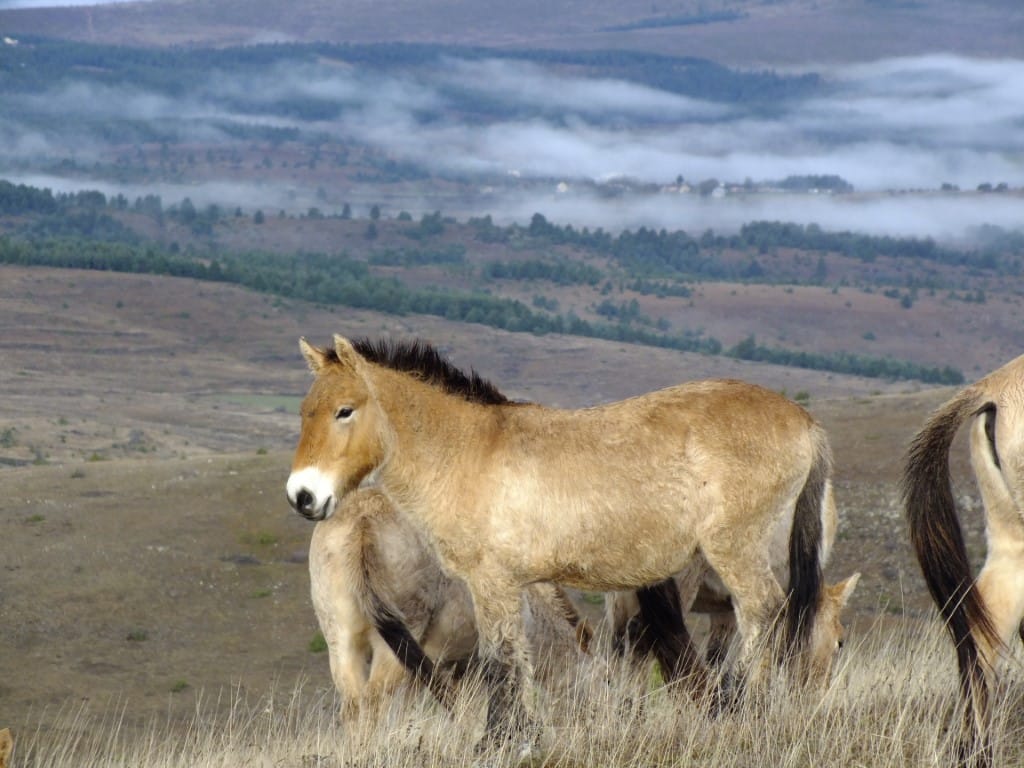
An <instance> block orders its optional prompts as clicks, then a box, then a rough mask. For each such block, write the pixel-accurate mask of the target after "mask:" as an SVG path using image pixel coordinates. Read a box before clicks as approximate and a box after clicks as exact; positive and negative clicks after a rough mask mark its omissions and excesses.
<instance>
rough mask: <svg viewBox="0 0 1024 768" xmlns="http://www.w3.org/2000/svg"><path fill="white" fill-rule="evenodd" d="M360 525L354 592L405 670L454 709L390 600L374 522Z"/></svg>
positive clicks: (442, 683) (446, 690)
mask: <svg viewBox="0 0 1024 768" xmlns="http://www.w3.org/2000/svg"><path fill="white" fill-rule="evenodd" d="M358 525H359V530H358V531H357V537H356V540H357V541H358V542H359V546H358V548H357V551H358V558H357V559H358V563H357V568H356V569H355V570H356V573H354V574H352V575H353V576H354V577H355V578H356V579H358V584H357V585H353V586H354V587H355V589H354V590H353V591H354V592H355V594H357V595H358V596H359V598H360V600H361V601H362V609H363V612H364V614H365V615H366V616H368V617H369V619H370V622H371V623H372V624H373V626H374V627H375V628H376V630H377V632H378V633H379V634H380V636H381V638H382V639H383V640H384V642H385V643H387V646H388V648H390V649H391V651H392V652H393V653H394V654H395V656H396V657H397V658H398V660H399V661H400V662H401V663H402V666H404V667H405V668H406V669H407V670H409V672H411V673H412V675H413V676H414V677H415V678H416V680H417V681H419V682H420V683H422V684H423V685H425V686H426V687H427V689H428V690H429V691H430V692H431V693H432V694H433V695H434V697H435V698H436V699H437V700H438V701H439V702H441V704H443V705H444V706H445V707H447V708H449V709H450V708H451V706H452V704H453V701H454V699H453V694H452V690H451V688H450V686H449V685H448V683H447V681H446V679H444V678H443V677H442V676H440V675H436V674H435V668H434V662H433V661H431V659H430V657H429V656H427V654H426V652H425V651H424V650H423V646H421V645H420V644H419V641H418V640H417V639H416V638H415V637H414V636H413V634H412V632H410V631H409V625H408V624H407V623H406V621H405V617H404V616H403V615H402V611H401V609H400V608H399V607H398V606H397V605H395V604H394V602H393V601H392V600H389V599H388V597H387V593H388V592H389V589H388V588H387V585H386V584H385V583H384V580H383V578H382V574H383V573H384V568H383V566H382V564H381V563H382V559H381V556H380V552H379V551H378V549H377V538H376V536H374V535H373V532H372V526H373V521H372V520H370V519H367V518H363V519H361V520H360V521H359V524H358Z"/></svg>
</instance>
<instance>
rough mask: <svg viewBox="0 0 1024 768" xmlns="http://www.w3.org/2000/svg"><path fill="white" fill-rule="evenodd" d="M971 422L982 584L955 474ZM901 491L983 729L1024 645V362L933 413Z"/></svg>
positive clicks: (912, 451) (910, 456)
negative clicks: (960, 437)
mask: <svg viewBox="0 0 1024 768" xmlns="http://www.w3.org/2000/svg"><path fill="white" fill-rule="evenodd" d="M968 421H970V422H971V427H970V457H971V467H972V469H973V472H974V477H975V479H976V480H977V484H978V489H979V490H980V492H981V499H982V503H983V505H984V508H985V527H986V535H987V540H988V553H987V557H986V559H985V564H984V566H983V567H982V569H981V573H980V574H979V576H978V579H977V581H975V580H974V576H973V573H972V569H971V564H970V561H969V560H968V557H967V550H966V547H965V545H964V537H963V532H962V529H961V526H960V521H959V519H958V517H957V512H956V503H955V502H954V500H953V488H952V483H951V479H950V469H949V453H950V447H951V445H952V442H953V438H954V437H955V436H956V434H957V432H958V430H959V428H960V426H961V425H962V424H964V423H965V422H968ZM902 492H903V500H904V505H905V507H906V512H907V520H908V522H909V526H910V538H911V541H912V542H913V545H914V550H915V552H916V553H917V559H918V562H920V564H921V570H922V572H923V573H924V578H925V581H926V582H927V584H928V589H929V591H930V592H931V594H932V598H933V599H934V601H935V604H936V605H937V606H938V609H939V612H940V613H941V614H942V617H943V619H944V620H945V623H946V629H947V630H948V631H949V634H950V636H951V637H952V639H953V644H954V646H955V648H956V654H957V663H958V666H959V671H960V689H961V693H962V695H963V696H964V698H965V701H966V703H967V705H968V717H969V718H971V719H973V720H974V724H975V725H976V726H977V727H979V728H980V729H981V730H982V731H984V730H985V729H986V726H987V720H988V711H987V710H988V698H989V696H988V694H989V687H990V686H991V684H992V683H994V681H995V677H996V673H997V667H998V661H999V657H1000V655H1001V654H1002V652H1003V651H1004V649H1006V648H1007V646H1008V644H1009V643H1010V641H1011V640H1012V638H1013V636H1014V634H1016V633H1021V637H1022V639H1024V628H1022V625H1021V619H1022V618H1024V356H1021V357H1018V358H1016V359H1015V360H1012V361H1010V362H1009V363H1007V364H1006V365H1004V366H1003V367H1002V368H999V369H997V370H995V371H993V372H992V373H990V374H989V375H987V376H985V377H984V378H982V379H980V380H979V381H977V382H975V383H974V384H971V385H970V386H968V387H965V388H964V389H962V390H961V391H960V392H958V393H957V394H956V395H955V396H954V397H953V398H952V399H950V400H949V401H948V402H946V403H945V404H944V405H942V406H940V407H939V408H938V409H937V410H936V411H935V412H934V413H932V415H931V416H930V417H929V418H928V421H927V423H926V424H925V425H924V427H923V428H922V429H921V431H920V432H919V433H918V434H917V436H916V437H915V438H914V440H913V442H912V443H911V445H910V448H909V450H908V453H907V462H906V467H905V469H904V473H903V482H902ZM986 742H987V739H986ZM970 746H971V745H970V744H967V745H966V746H965V748H966V749H969V748H970ZM987 749H988V745H987V743H986V744H985V745H984V746H983V750H982V751H983V752H987ZM983 759H984V756H983Z"/></svg>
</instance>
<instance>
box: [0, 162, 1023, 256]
mask: <svg viewBox="0 0 1024 768" xmlns="http://www.w3.org/2000/svg"><path fill="white" fill-rule="evenodd" d="M3 178H5V179H7V180H8V181H11V182H13V183H17V184H28V185H31V186H34V187H40V188H48V189H51V190H53V191H54V192H77V191H82V190H88V189H96V190H99V191H100V192H103V193H104V194H105V195H107V196H108V197H111V196H114V195H117V194H123V195H125V197H127V198H128V200H129V201H134V200H135V198H137V197H144V196H145V195H159V196H160V197H161V199H162V200H163V204H164V205H165V206H171V205H176V204H180V203H181V201H182V200H183V199H185V198H186V197H187V198H188V199H189V200H190V201H191V202H192V203H193V204H195V205H196V206H198V207H203V206H206V205H212V204H215V205H218V206H221V207H222V208H226V209H228V210H232V209H234V208H235V207H239V208H241V209H242V210H244V211H246V212H247V213H252V212H254V211H256V210H261V211H263V212H264V213H265V214H267V215H276V214H277V213H278V212H279V211H285V212H286V213H287V214H289V215H293V216H299V215H303V214H305V213H307V212H308V211H309V209H310V208H313V207H315V208H317V209H318V210H320V211H321V212H322V213H324V214H326V215H332V214H339V213H340V212H341V209H342V207H343V205H344V204H345V203H349V204H350V205H351V206H352V209H353V213H354V215H355V216H357V217H365V216H367V215H368V213H369V209H370V208H371V206H374V205H378V206H379V207H380V208H381V211H382V215H383V216H384V217H385V218H394V217H396V216H397V215H398V214H399V213H400V212H402V211H405V212H408V213H410V214H411V215H412V216H413V217H414V218H416V219H419V218H420V217H421V216H422V215H423V214H429V213H433V212H435V211H441V212H442V213H444V214H445V215H448V216H454V217H456V218H457V219H458V220H460V221H466V220H467V219H469V218H470V217H474V216H476V217H479V216H485V215H490V216H491V217H492V218H493V220H494V221H495V223H498V224H501V225H507V224H513V223H516V224H521V225H524V226H525V225H528V224H529V223H530V219H531V218H532V217H533V215H534V214H535V213H542V214H543V215H544V216H545V217H546V218H547V219H548V220H549V221H551V222H552V223H555V224H559V225H565V224H572V225H573V226H574V227H577V228H582V227H588V228H590V229H597V228H603V229H604V230H606V231H609V232H619V231H622V230H625V229H633V230H635V229H638V228H639V227H648V228H653V229H659V230H660V229H666V230H669V231H671V230H679V229H682V230H686V231H687V232H689V233H690V234H700V233H703V232H704V231H706V230H708V229H712V230H714V231H715V232H717V233H720V234H730V233H733V232H736V231H738V230H739V229H740V227H742V226H743V225H744V224H747V223H749V222H752V221H784V222H794V223H797V224H803V225H807V224H817V225H819V226H820V227H821V228H822V229H825V230H828V231H836V232H838V231H852V232H863V233H865V234H870V235H890V236H893V237H931V238H934V239H936V240H940V241H944V242H959V243H970V242H971V241H972V240H973V232H972V231H973V230H975V229H977V228H981V227H985V226H996V227H1000V228H1002V229H1005V230H1008V231H1024V195H1021V194H978V193H904V194H870V195H868V194H849V195H829V194H802V193H791V194H787V193H773V194H756V195H744V194H732V195H727V196H725V197H721V198H710V197H707V198H706V197H700V196H697V195H694V194H687V195H682V194H678V193H651V194H644V193H632V192H623V193H620V194H616V195H614V196H606V195H600V194H595V193H594V191H593V188H592V187H589V186H588V187H587V188H585V189H577V188H575V187H573V186H568V187H566V186H565V185H562V186H561V187H560V188H558V187H556V186H555V185H554V184H553V183H552V184H550V185H548V186H545V185H539V184H531V185H530V186H529V188H525V189H516V188H514V187H509V188H506V189H501V190H495V189H493V188H491V189H487V190H485V191H481V192H479V193H477V194H472V193H471V194H465V195H451V194H447V195H439V196H434V195H432V194H431V190H430V189H429V185H428V186H426V187H424V188H422V189H420V190H416V191H414V192H412V193H410V194H408V195H396V194H384V195H382V194H380V190H379V188H377V187H372V186H368V187H349V188H347V189H346V192H345V194H344V195H340V193H335V192H329V198H334V197H335V196H336V195H340V196H338V199H336V200H333V201H332V200H329V201H328V202H327V203H325V202H324V200H323V199H322V194H321V193H320V192H321V191H319V190H316V189H312V188H308V189H307V188H295V187H292V186H285V185H278V184H262V183H261V184H232V183H227V182H211V183H201V184H168V183H160V184H146V185H122V184H114V183H110V182H106V181H103V180H101V179H95V180H87V179H66V178H61V177H57V176H47V175H39V174H26V175H19V174H14V175H5V176H3ZM342 198H344V199H342Z"/></svg>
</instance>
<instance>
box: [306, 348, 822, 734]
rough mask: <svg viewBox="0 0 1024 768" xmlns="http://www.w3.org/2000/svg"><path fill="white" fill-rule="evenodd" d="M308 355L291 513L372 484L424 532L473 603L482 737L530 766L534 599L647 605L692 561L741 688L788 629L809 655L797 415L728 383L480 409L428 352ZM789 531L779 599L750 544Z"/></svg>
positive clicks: (817, 503)
mask: <svg viewBox="0 0 1024 768" xmlns="http://www.w3.org/2000/svg"><path fill="white" fill-rule="evenodd" d="M300 347H301V350H302V352H303V354H304V356H305V358H306V360H307V362H308V364H309V367H310V369H311V370H312V371H313V373H314V376H315V378H314V381H313V384H312V385H311V387H310V389H309V392H308V393H307V395H306V397H305V399H304V400H303V402H302V405H301V409H300V411H301V418H302V429H301V434H300V436H299V442H298V446H297V448H296V451H295V457H294V460H293V464H292V473H291V475H290V476H289V478H288V483H287V494H288V499H289V501H290V503H291V504H292V506H293V507H294V508H295V509H296V510H298V511H299V512H300V513H302V514H305V515H306V516H307V517H310V518H312V519H321V518H325V517H329V516H330V515H331V514H333V513H334V512H335V510H336V509H337V508H338V505H339V503H340V502H341V499H343V498H344V497H345V496H346V494H348V493H350V492H351V491H353V490H355V489H356V488H357V487H359V485H360V484H361V483H363V482H364V481H367V480H372V481H374V482H376V483H377V484H378V485H379V487H380V488H381V489H382V490H383V491H384V492H385V493H386V494H387V495H388V497H389V499H390V500H391V501H392V502H393V503H394V504H395V505H396V506H397V507H398V508H399V509H401V510H402V511H403V512H404V513H406V514H408V515H409V516H410V517H411V518H413V519H414V520H416V521H418V525H420V526H422V529H423V530H424V531H425V533H426V534H427V537H428V539H429V541H430V544H431V546H432V547H433V548H434V550H435V551H436V552H437V554H438V556H439V558H440V560H441V562H442V563H443V565H444V567H445V569H446V570H447V571H449V572H452V573H454V574H456V575H458V576H460V577H462V578H463V579H464V580H465V582H466V584H467V586H468V587H469V590H470V593H471V595H472V598H473V607H474V612H475V618H476V623H477V627H478V629H479V632H480V645H481V651H482V654H483V655H484V657H485V658H486V660H487V663H488V668H489V669H488V674H487V680H488V683H489V689H490V690H489V695H490V698H489V702H488V713H487V736H488V738H490V739H496V740H502V739H518V738H520V737H525V739H526V742H525V743H524V744H523V746H525V747H527V748H528V749H529V750H531V751H532V750H533V749H534V748H535V746H536V743H537V742H536V738H537V737H538V736H539V732H538V722H537V720H536V718H535V717H534V715H533V713H532V711H531V709H532V707H531V700H532V699H531V697H530V695H529V681H530V679H531V677H532V664H531V660H530V656H529V651H528V646H527V642H526V639H525V633H524V628H523V622H522V602H521V601H522V597H521V595H522V589H523V587H524V586H526V585H528V584H533V583H537V582H554V583H559V584H565V585H568V586H573V587H578V588H581V589H589V590H598V591H609V590H624V589H636V588H639V587H648V586H649V585H655V584H657V583H659V582H662V581H663V580H666V579H668V578H669V577H671V576H672V575H673V574H675V573H678V572H679V571H681V570H683V568H685V567H686V566H687V565H688V563H689V562H690V561H691V559H692V558H693V557H694V555H696V554H697V553H698V552H699V553H700V554H701V555H702V556H703V557H704V558H705V559H706V560H707V562H708V564H709V565H710V566H711V567H712V568H713V569H714V571H715V573H717V574H718V576H719V577H720V578H721V579H722V582H723V583H724V584H725V585H726V587H727V588H728V590H729V593H730V595H731V596H732V600H733V604H734V606H735V610H736V621H737V625H738V628H739V632H740V635H741V636H742V638H743V639H742V643H741V648H740V653H739V665H740V668H741V670H743V671H745V672H747V673H748V674H751V675H752V676H756V675H757V674H758V673H759V671H760V670H761V668H762V667H763V665H764V663H765V660H764V659H763V658H761V657H762V651H761V649H762V647H763V645H764V642H765V640H766V639H767V638H768V637H769V636H770V633H771V632H772V630H773V627H774V626H775V625H776V618H777V617H778V616H779V613H780V611H784V616H783V621H782V622H780V623H781V624H782V625H783V628H784V631H785V646H786V651H787V653H798V652H801V651H802V650H803V648H804V647H805V646H806V644H807V642H808V638H809V637H810V636H811V634H812V633H813V630H814V627H815V624H816V621H815V620H816V618H817V614H818V607H819V605H820V604H821V598H822V591H823V584H822V577H821V561H820V552H821V545H822V523H821V515H822V513H821V507H822V504H823V503H825V499H826V497H827V490H828V486H829V483H830V475H831V466H832V458H831V451H830V449H829V445H828V440H827V437H826V435H825V431H824V430H823V429H822V428H821V427H820V426H819V425H818V424H817V423H816V422H815V421H814V419H813V418H812V417H811V416H810V414H808V413H807V411H805V410H804V409H803V408H801V407H800V406H798V405H797V404H795V403H794V402H792V401H791V400H789V399H787V398H785V397H783V396H782V395H780V394H778V393H776V392H772V391H770V390H768V389H764V388H761V387H758V386H755V385H752V384H748V383H745V382H740V381H732V380H721V381H699V382H692V383H688V384H682V385H679V386H675V387H671V388H668V389H663V390H660V391H657V392H652V393H649V394H646V395H642V396H639V397H634V398H631V399H628V400H623V401H620V402H615V403H610V404H607V405H602V406H598V407H593V408H584V409H580V410H562V409H554V408H546V407H543V406H540V405H532V404H513V403H509V402H508V401H507V400H505V399H504V398H501V399H497V400H495V401H494V403H493V404H490V403H487V402H484V398H482V397H480V396H473V397H470V396H469V395H468V394H467V393H469V392H476V393H477V394H479V393H480V392H481V391H485V390H487V388H488V387H489V386H490V385H488V384H487V382H485V381H483V380H482V379H480V377H479V376H477V375H476V374H475V373H472V372H471V374H470V375H466V374H464V373H462V372H461V371H458V370H457V369H455V368H454V367H453V366H451V365H450V363H448V362H447V361H446V360H444V358H442V357H440V355H439V354H438V353H437V351H436V350H434V349H433V348H432V347H430V346H429V345H426V344H423V343H420V342H414V343H405V344H394V343H387V342H380V343H376V344H375V343H373V342H370V341H360V342H356V343H355V344H353V343H352V342H350V341H349V340H348V339H346V338H344V337H341V336H335V339H334V347H333V348H331V349H319V348H317V347H314V346H311V345H310V344H308V343H307V342H306V341H305V340H301V341H300ZM789 516H792V519H793V524H792V529H791V532H790V537H789V553H790V554H789V561H788V564H789V573H790V578H789V594H788V595H787V594H786V592H784V591H783V589H782V587H781V586H780V585H779V582H778V581H777V580H776V579H775V576H774V575H773V573H772V569H771V562H770V558H769V557H768V554H767V552H766V551H765V548H764V547H763V546H762V545H761V542H762V541H763V540H764V538H765V536H767V535H768V533H769V532H770V531H772V530H774V529H775V527H776V526H777V525H778V523H779V521H780V520H782V519H783V518H786V517H789ZM641 595H643V591H641ZM695 661H696V660H695V659H693V658H691V657H690V656H688V655H687V654H681V655H680V667H681V669H680V672H681V673H683V674H685V673H687V672H699V669H698V665H695V664H694V662H695ZM670 668H671V667H670ZM692 677H694V678H698V679H699V678H701V675H700V674H694V675H693V676H692Z"/></svg>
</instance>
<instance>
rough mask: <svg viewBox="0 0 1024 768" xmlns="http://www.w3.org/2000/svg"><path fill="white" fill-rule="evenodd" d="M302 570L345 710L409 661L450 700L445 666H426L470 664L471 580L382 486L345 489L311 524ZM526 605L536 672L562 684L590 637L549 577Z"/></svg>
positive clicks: (378, 697) (383, 687)
mask: <svg viewBox="0 0 1024 768" xmlns="http://www.w3.org/2000/svg"><path fill="white" fill-rule="evenodd" d="M309 576H310V592H311V594H312V598H313V607H314V609H315V611H316V617H317V621H318V622H319V624H320V628H321V630H322V631H323V634H324V638H325V640H326V641H327V649H328V652H329V660H330V667H331V676H332V678H333V679H334V685H335V688H336V689H337V691H338V694H339V697H340V699H341V705H342V707H341V713H340V714H341V715H342V717H343V718H344V717H346V716H352V715H355V714H356V713H357V712H358V711H359V710H360V709H362V708H365V707H375V706H377V705H378V704H380V703H381V702H382V701H384V700H385V697H386V696H387V695H388V694H391V693H393V692H394V691H395V690H396V689H398V688H399V686H401V684H402V683H403V682H405V681H406V680H407V678H408V674H409V672H410V671H412V672H413V673H414V674H416V675H417V676H418V677H419V678H421V680H422V681H423V682H426V683H427V685H428V686H430V687H431V689H432V690H433V692H434V693H435V694H436V695H437V696H438V697H439V698H440V699H441V700H442V701H443V702H445V703H449V701H448V700H449V697H450V691H449V690H448V686H447V680H448V678H449V677H451V676H450V675H446V676H442V677H441V678H435V677H434V676H433V671H434V667H435V666H442V667H447V668H450V669H451V668H454V670H455V671H456V672H457V673H458V672H461V671H462V670H464V669H466V668H468V667H470V666H471V662H472V659H473V656H474V653H475V651H476V647H477V631H476V622H475V620H474V618H473V603H472V600H471V598H470V594H469V590H468V589H467V588H466V585H465V584H464V583H463V582H462V581H461V580H459V579H455V578H452V577H450V576H447V575H446V574H445V573H444V572H443V571H442V570H441V566H440V563H438V560H437V557H436V555H434V553H433V551H432V550H431V549H430V547H429V545H428V544H427V542H426V540H425V538H424V536H423V534H422V533H420V532H419V531H417V530H416V529H415V528H414V527H413V526H412V525H411V524H410V523H409V521H407V520H405V519H404V518H403V517H402V516H401V515H400V514H399V512H398V510H396V509H395V508H394V507H393V506H392V505H391V503H390V502H389V501H388V500H387V497H385V496H384V494H383V493H381V492H380V491H378V490H375V489H370V488H366V489H361V490H357V491H353V492H352V493H350V494H349V495H348V496H347V497H346V498H345V499H344V500H343V501H342V502H341V504H340V505H339V507H338V509H337V511H336V512H335V514H333V515H331V516H330V517H329V518H327V519H326V520H322V521H320V522H318V523H317V524H316V527H315V528H314V529H313V536H312V539H311V541H310V546H309ZM524 610H525V618H524V621H525V623H526V626H527V636H528V638H529V641H530V648H531V650H532V651H533V654H534V656H535V657H536V658H539V659H542V660H543V661H542V663H541V665H540V666H539V668H538V673H539V675H540V677H541V679H542V681H543V682H544V683H545V684H547V685H548V686H549V687H561V688H566V687H567V686H568V685H569V684H571V683H572V682H573V675H574V672H575V671H576V670H577V668H578V667H579V662H580V661H581V657H580V654H581V646H585V645H586V641H587V640H588V639H589V634H588V630H587V628H586V625H585V624H584V623H583V622H582V621H581V620H580V617H579V615H578V613H577V612H576V610H575V607H574V606H573V605H572V603H571V602H570V600H569V598H568V596H567V595H566V594H565V593H564V592H563V591H562V590H561V589H560V588H558V587H556V586H554V585H551V584H533V585H530V586H529V587H527V589H526V590H525V601H524ZM456 676H457V674H456Z"/></svg>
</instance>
